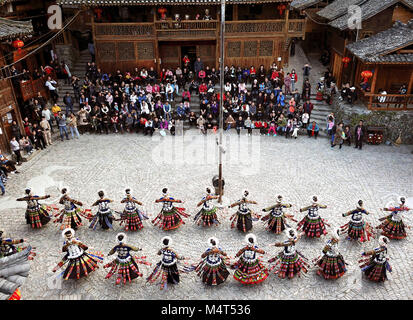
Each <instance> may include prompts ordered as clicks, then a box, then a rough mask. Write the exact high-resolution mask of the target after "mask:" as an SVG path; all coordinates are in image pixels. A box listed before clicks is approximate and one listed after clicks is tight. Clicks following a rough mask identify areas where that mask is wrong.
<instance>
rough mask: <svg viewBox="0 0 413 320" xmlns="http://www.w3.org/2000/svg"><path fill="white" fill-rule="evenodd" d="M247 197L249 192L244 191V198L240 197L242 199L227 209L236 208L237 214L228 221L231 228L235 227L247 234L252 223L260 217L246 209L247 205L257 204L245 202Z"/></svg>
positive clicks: (250, 201)
mask: <svg viewBox="0 0 413 320" xmlns="http://www.w3.org/2000/svg"><path fill="white" fill-rule="evenodd" d="M248 195H249V192H248V191H247V190H244V196H243V197H242V199H240V200H238V201H237V202H235V203H233V204H231V205H230V206H229V208H233V207H235V206H238V210H237V212H236V213H234V214H233V215H232V216H231V218H230V220H231V221H232V223H231V228H235V226H236V227H237V229H238V230H240V231H242V232H247V231H249V230H251V229H252V221H258V220H259V218H261V216H260V215H258V214H256V213H255V212H253V211H252V210H251V209H250V208H248V204H249V203H250V204H257V202H255V201H252V200H247V196H248Z"/></svg>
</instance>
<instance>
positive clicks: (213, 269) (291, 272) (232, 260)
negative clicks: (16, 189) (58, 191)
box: [0, 228, 392, 290]
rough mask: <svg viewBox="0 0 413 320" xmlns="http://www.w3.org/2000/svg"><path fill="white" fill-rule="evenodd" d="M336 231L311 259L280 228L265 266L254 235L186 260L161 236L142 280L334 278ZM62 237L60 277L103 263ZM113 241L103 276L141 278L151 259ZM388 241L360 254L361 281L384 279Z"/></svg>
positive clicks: (211, 243)
mask: <svg viewBox="0 0 413 320" xmlns="http://www.w3.org/2000/svg"><path fill="white" fill-rule="evenodd" d="M340 232H341V231H340V228H336V229H335V230H334V231H333V232H332V235H331V238H330V239H329V240H328V241H327V242H326V244H325V246H324V248H323V250H322V254H321V255H320V256H319V257H317V258H316V259H314V260H313V261H312V263H311V262H310V261H309V260H308V259H307V258H306V257H305V256H304V255H303V254H302V253H300V252H299V251H298V250H296V244H297V242H298V241H299V240H300V238H301V237H302V236H303V235H304V232H302V233H300V234H298V232H297V231H296V230H295V229H292V228H287V229H286V230H285V233H286V236H287V239H286V240H284V241H281V242H276V243H274V244H273V245H274V246H275V247H282V248H283V249H282V251H280V252H279V253H278V254H276V255H275V256H274V257H272V258H270V259H269V260H268V265H267V266H266V264H265V263H263V261H262V256H264V255H266V254H267V253H266V252H265V251H264V250H263V249H262V248H260V247H259V246H258V243H257V238H256V236H255V235H254V234H252V233H250V234H247V236H246V237H245V241H246V244H245V245H244V246H243V247H242V248H241V249H240V250H239V251H238V252H237V253H236V255H235V257H230V256H228V254H227V253H226V252H225V251H224V250H223V249H222V248H221V246H220V245H219V241H218V239H217V238H214V237H212V238H210V239H208V248H207V249H206V251H205V252H203V253H202V255H201V259H200V260H199V261H198V262H195V263H191V261H190V260H191V259H190V258H186V257H183V256H181V255H180V254H178V252H176V251H175V250H174V249H173V248H172V239H171V238H170V237H164V238H163V239H162V247H161V249H160V250H159V251H158V255H160V256H161V260H160V261H159V262H158V263H156V265H155V268H154V269H153V271H152V272H151V273H150V274H149V276H147V277H146V281H147V282H149V283H157V284H159V285H160V288H161V289H162V290H163V289H166V288H167V287H168V284H178V283H179V282H180V275H181V273H189V272H191V271H195V272H196V273H197V275H198V276H199V277H200V278H201V281H202V282H203V283H204V284H206V285H209V286H217V285H220V284H222V283H224V282H225V281H226V280H227V278H228V276H229V275H230V271H229V270H230V269H234V270H235V271H234V273H233V278H234V279H235V280H236V281H238V282H240V283H242V284H245V285H253V284H258V283H260V282H263V281H264V280H265V279H267V277H268V276H269V274H270V272H273V271H274V273H275V274H278V277H280V278H288V279H292V278H294V277H295V276H299V277H300V275H301V274H302V273H307V272H308V270H309V269H311V268H313V267H315V268H317V274H318V275H320V276H322V277H323V278H324V279H338V278H340V277H342V276H343V275H344V274H345V273H346V271H347V268H346V265H347V263H346V262H345V260H344V258H343V256H342V255H341V253H340V252H339V247H338V243H339V241H340ZM62 237H63V238H64V242H63V247H62V251H63V252H64V253H65V255H64V257H63V259H62V260H61V261H60V262H59V263H58V264H57V265H56V267H55V268H53V270H52V271H53V272H56V271H57V270H59V269H63V271H62V272H61V273H60V274H59V275H58V276H61V277H63V279H64V280H69V279H73V280H78V279H81V278H84V277H87V276H88V275H90V274H91V273H92V272H93V271H95V270H96V269H97V268H99V266H98V263H103V260H104V254H102V253H101V252H99V251H93V250H89V248H88V246H87V245H85V244H84V243H82V242H81V241H80V240H79V239H78V238H75V231H74V230H73V229H72V228H67V229H65V230H63V232H62ZM116 241H117V244H116V245H115V246H114V247H113V248H112V250H110V252H109V253H108V255H107V257H109V256H111V255H113V254H115V253H116V255H117V256H116V258H115V259H113V260H112V261H111V262H109V263H107V264H105V265H104V268H108V269H109V272H108V273H107V275H106V277H105V278H106V279H109V278H111V277H112V276H114V275H116V282H115V283H116V284H120V283H123V284H126V283H131V282H132V280H133V279H136V278H139V277H143V273H142V272H141V271H140V269H139V264H145V265H151V263H149V262H148V261H147V260H146V256H137V255H135V253H134V252H139V251H141V250H142V249H141V248H139V247H136V246H133V245H130V244H128V243H127V236H126V234H125V233H119V234H118V235H117V236H116ZM23 242H25V239H19V240H12V239H5V238H2V237H1V234H0V244H1V246H0V258H1V257H3V256H7V255H11V254H14V253H16V252H18V250H16V248H15V245H16V244H19V243H23ZM388 243H389V239H388V238H387V237H385V236H380V238H379V246H378V247H377V248H375V249H374V250H371V251H365V252H363V253H362V254H361V259H360V261H359V263H360V268H361V270H362V272H363V273H364V274H365V276H366V278H367V279H369V280H371V281H375V282H384V281H385V280H386V279H387V274H386V272H387V271H389V272H391V271H392V269H391V266H390V264H389V262H388V260H389V258H388V257H387V245H388Z"/></svg>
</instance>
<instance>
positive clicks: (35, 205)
mask: <svg viewBox="0 0 413 320" xmlns="http://www.w3.org/2000/svg"><path fill="white" fill-rule="evenodd" d="M25 192H26V196H25V197H23V198H19V199H17V201H26V202H27V210H26V222H27V224H30V225H31V227H32V228H33V229H39V228H41V227H43V226H44V225H46V224H47V223H48V222H49V221H50V219H51V216H50V215H49V213H52V214H53V212H54V211H55V210H56V209H55V208H53V207H51V206H47V205H44V204H39V200H44V199H48V198H50V195H45V196H43V197H39V196H36V195H33V194H32V192H31V190H30V189H26V191H25Z"/></svg>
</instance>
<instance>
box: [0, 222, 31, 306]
mask: <svg viewBox="0 0 413 320" xmlns="http://www.w3.org/2000/svg"><path fill="white" fill-rule="evenodd" d="M23 242H25V240H24V239H18V240H12V239H9V238H6V237H4V234H3V230H0V300H20V298H21V293H20V290H19V287H20V286H21V285H23V284H24V282H25V281H26V278H27V277H28V276H29V271H30V263H29V261H28V260H33V256H35V253H33V251H32V247H31V246H30V245H28V246H27V247H20V246H15V245H17V244H20V243H23Z"/></svg>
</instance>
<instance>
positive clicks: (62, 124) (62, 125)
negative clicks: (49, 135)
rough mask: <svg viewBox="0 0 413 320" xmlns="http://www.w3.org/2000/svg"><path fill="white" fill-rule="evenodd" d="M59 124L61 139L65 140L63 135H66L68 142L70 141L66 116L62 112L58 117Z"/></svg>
mask: <svg viewBox="0 0 413 320" xmlns="http://www.w3.org/2000/svg"><path fill="white" fill-rule="evenodd" d="M57 122H58V124H59V131H60V138H61V139H62V141H63V140H64V139H63V133H64V134H65V135H66V140H69V135H68V133H67V128H66V116H65V115H64V114H63V113H62V112H61V111H60V112H59V113H58V115H57Z"/></svg>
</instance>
